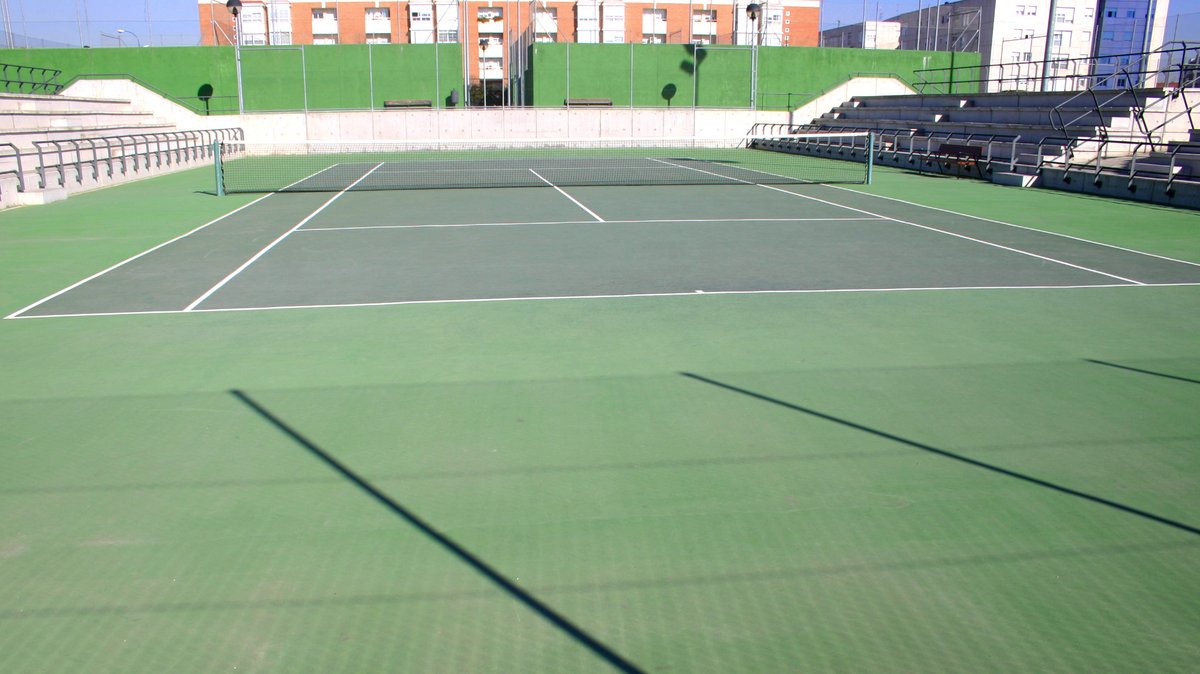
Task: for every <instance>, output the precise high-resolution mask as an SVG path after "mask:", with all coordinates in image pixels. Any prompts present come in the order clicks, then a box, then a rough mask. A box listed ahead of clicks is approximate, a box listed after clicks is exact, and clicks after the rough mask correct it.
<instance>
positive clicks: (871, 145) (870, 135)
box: [867, 131, 875, 185]
mask: <svg viewBox="0 0 1200 674" xmlns="http://www.w3.org/2000/svg"><path fill="white" fill-rule="evenodd" d="M874 178H875V132H874V131H868V132H867V184H868V185H870V184H871V181H872V180H873V179H874Z"/></svg>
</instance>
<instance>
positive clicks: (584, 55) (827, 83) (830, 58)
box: [530, 43, 979, 109]
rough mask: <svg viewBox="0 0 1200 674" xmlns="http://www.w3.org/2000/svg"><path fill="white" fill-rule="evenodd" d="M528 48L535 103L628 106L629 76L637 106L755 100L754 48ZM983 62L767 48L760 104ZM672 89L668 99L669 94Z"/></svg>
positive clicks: (739, 104)
mask: <svg viewBox="0 0 1200 674" xmlns="http://www.w3.org/2000/svg"><path fill="white" fill-rule="evenodd" d="M530 51H531V53H530V64H531V71H532V72H531V74H530V79H531V81H532V100H533V104H534V105H538V106H561V105H562V104H563V101H564V100H565V99H567V98H609V99H612V102H613V105H615V106H623V105H629V103H630V89H631V86H630V85H631V80H632V93H633V104H634V105H636V106H666V105H668V104H670V105H684V106H689V105H691V104H692V97H693V95H694V96H695V100H696V104H697V105H699V106H701V107H731V108H744V107H749V106H750V96H751V87H750V72H751V59H752V54H751V51H750V50H749V49H745V48H737V47H732V46H724V45H722V46H716V47H709V48H707V49H704V48H700V49H697V48H693V47H692V46H691V45H603V44H554V43H541V44H535V45H533V47H532V48H531V50H530ZM631 62H632V64H633V66H632V68H631V67H630V63H631ZM568 63H569V64H570V65H569V68H568ZM978 65H979V55H978V54H954V53H948V52H915V51H883V50H875V49H830V48H820V49H819V48H810V47H762V48H761V49H760V50H759V62H758V73H759V75H758V106H759V107H760V108H779V109H783V108H786V107H788V106H789V105H791V106H792V107H796V106H798V105H800V104H802V103H804V102H805V101H807V100H809V99H811V98H813V97H815V96H816V95H817V94H820V93H822V92H824V91H826V90H828V89H830V88H831V87H834V86H836V85H838V84H841V83H842V82H845V81H846V80H847V79H849V77H851V76H852V75H853V74H856V73H888V74H895V75H898V76H899V77H901V78H902V79H904V80H905V81H908V82H913V81H915V80H916V79H917V76H916V74H915V72H914V71H916V70H919V69H924V68H947V67H951V66H957V67H962V66H978ZM568 72H569V73H570V77H569V78H568V77H565V76H564V73H568ZM693 86H694V91H693ZM971 86H972V85H969V84H956V85H955V90H956V91H962V92H964V93H965V92H967V91H970V90H972V89H970V87H971ZM672 90H673V91H674V97H673V98H671V99H670V101H668V100H667V98H666V96H664V92H667V93H669V92H670V91H672Z"/></svg>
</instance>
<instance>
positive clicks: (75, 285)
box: [4, 192, 274, 319]
mask: <svg viewBox="0 0 1200 674" xmlns="http://www.w3.org/2000/svg"><path fill="white" fill-rule="evenodd" d="M272 194H274V192H272V193H271V194H264V195H262V196H261V197H259V198H257V199H255V200H254V201H251V202H250V203H248V204H243V205H241V206H238V207H237V208H235V209H233V210H232V211H229V212H228V213H226V214H225V215H222V216H220V217H218V218H216V219H214V220H209V221H208V222H206V223H204V224H203V225H200V226H199V227H197V228H195V229H193V230H191V231H189V232H186V233H184V234H180V235H179V236H177V237H175V238H173V239H170V240H169V241H163V242H162V243H160V244H158V245H157V246H154V247H153V248H149V249H147V250H144V251H142V252H140V253H138V254H137V255H134V256H133V257H129V258H125V259H124V260H121V261H120V262H118V263H116V264H114V265H112V266H111V267H108V268H107V269H104V270H102V271H98V272H96V273H95V274H92V275H91V276H89V277H87V278H85V279H83V280H82V281H76V282H75V283H72V284H71V285H69V286H67V287H66V288H63V289H62V290H60V291H58V292H56V293H54V294H53V295H49V296H47V297H43V298H42V299H40V300H38V301H36V302H34V303H33V304H30V305H29V306H27V307H25V308H23V309H18V310H17V311H14V312H13V313H11V314H9V315H7V316H5V317H4V318H5V319H9V318H21V314H23V313H25V312H26V311H29V310H30V309H35V308H37V307H39V306H41V305H43V304H45V303H46V302H49V301H50V300H52V299H54V298H55V297H58V296H59V295H62V294H64V293H67V292H70V291H72V290H74V289H76V288H78V287H79V286H81V285H83V284H85V283H87V282H89V281H92V280H95V279H97V278H100V277H101V276H104V275H105V274H107V273H108V272H110V271H112V270H114V269H117V268H119V267H124V266H125V265H127V264H129V263H130V262H133V261H134V260H136V259H138V258H140V257H145V256H146V255H149V254H150V253H153V252H154V251H156V250H158V249H159V248H162V247H164V246H168V245H170V244H172V243H175V242H176V241H178V240H180V239H182V238H185V237H188V236H191V235H192V234H195V233H196V232H198V231H200V230H202V229H204V228H205V227H208V226H209V225H215V224H216V223H218V222H220V221H222V220H224V219H225V218H228V217H229V216H231V215H233V214H235V213H237V212H238V211H242V210H245V209H247V208H250V207H251V206H253V205H254V204H257V203H258V202H260V201H262V200H263V199H266V198H267V197H269V196H271V195H272Z"/></svg>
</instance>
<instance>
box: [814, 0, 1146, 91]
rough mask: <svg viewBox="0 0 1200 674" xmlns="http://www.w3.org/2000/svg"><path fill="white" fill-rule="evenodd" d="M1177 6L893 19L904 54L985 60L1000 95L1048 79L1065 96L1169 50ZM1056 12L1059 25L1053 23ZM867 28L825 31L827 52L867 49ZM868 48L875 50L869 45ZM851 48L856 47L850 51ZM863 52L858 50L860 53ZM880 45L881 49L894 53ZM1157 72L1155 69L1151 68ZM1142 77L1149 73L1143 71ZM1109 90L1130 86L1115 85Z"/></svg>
mask: <svg viewBox="0 0 1200 674" xmlns="http://www.w3.org/2000/svg"><path fill="white" fill-rule="evenodd" d="M1168 2H1169V0H1057V2H1051V0H960V1H959V2H947V3H942V4H938V3H937V2H936V0H935V1H934V2H930V3H929V5H928V6H923V7H920V8H919V9H917V10H916V11H912V12H906V13H904V14H900V15H897V16H894V17H891V18H890V19H888V20H887V21H886V22H868V31H867V33H868V35H870V34H871V33H872V32H878V30H877V31H872V30H870V28H871V24H880V23H890V24H893V25H896V26H898V27H899V31H900V39H899V44H898V48H899V49H925V50H935V51H961V52H979V53H980V55H981V62H982V65H983V66H984V73H985V76H986V77H987V78H988V79H993V80H1002V81H997V82H994V83H993V87H994V88H1002V87H1008V88H1022V89H1028V88H1040V87H1041V86H1043V84H1042V83H1043V73H1042V67H1041V65H1040V64H1041V62H1042V61H1044V60H1048V61H1049V62H1050V63H1049V68H1048V70H1047V71H1046V73H1044V74H1045V75H1046V78H1047V79H1050V80H1053V81H1054V84H1055V86H1056V87H1058V88H1076V87H1082V86H1085V85H1086V84H1087V82H1088V81H1089V78H1091V81H1097V80H1101V79H1103V78H1104V77H1105V76H1107V75H1110V74H1113V73H1116V72H1117V71H1118V70H1119V69H1120V68H1121V67H1122V66H1128V65H1130V62H1131V60H1135V59H1136V56H1133V55H1134V54H1138V53H1141V52H1148V51H1152V50H1154V49H1157V48H1158V47H1161V46H1162V44H1163V41H1164V36H1165V33H1166V17H1167V9H1168ZM1051 7H1053V8H1054V15H1053V17H1052V16H1050V11H1051ZM863 33H864V31H863V25H862V24H857V25H855V26H842V27H839V28H836V29H831V30H826V31H823V32H822V34H821V39H822V44H823V45H825V46H841V44H844V43H846V42H848V41H849V42H857V43H859V44H861V43H862V39H861V37H859V38H857V39H856V38H855V36H856V35H857V36H861V35H863ZM867 45H868V47H870V46H871V45H872V42H871V41H870V40H869V39H868V43H867ZM846 46H852V45H850V44H847V45H846ZM853 46H857V45H853ZM890 46H891V45H890V43H884V42H882V41H881V42H880V43H879V44H878V45H877V48H889V47H890ZM1150 67H1153V66H1152V65H1150ZM1142 69H1145V67H1144V66H1143V68H1142ZM1106 85H1107V86H1112V87H1121V86H1125V85H1126V82H1125V81H1123V80H1121V79H1120V78H1119V77H1118V78H1113V79H1112V80H1111V81H1109V82H1107V83H1106Z"/></svg>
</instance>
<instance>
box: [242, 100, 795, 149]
mask: <svg viewBox="0 0 1200 674" xmlns="http://www.w3.org/2000/svg"><path fill="white" fill-rule="evenodd" d="M757 122H770V123H785V122H787V113H784V112H758V113H755V112H753V111H750V110H697V111H692V110H690V109H688V110H667V109H661V108H660V109H634V110H630V109H620V108H617V109H584V110H561V109H560V110H552V109H536V108H492V109H480V108H475V109H470V110H442V111H437V110H388V111H376V112H370V111H361V112H315V113H309V114H307V115H305V114H302V113H281V114H270V115H245V116H244V117H242V118H241V124H240V126H241V127H242V128H243V129H245V131H246V138H247V140H250V141H254V142H294V141H303V140H384V141H387V140H396V141H403V140H429V139H431V138H442V139H448V140H449V139H469V138H476V139H502V138H601V137H613V138H629V137H645V138H649V137H675V136H679V137H687V136H701V137H707V138H719V137H727V136H738V135H743V134H746V133H748V132H749V131H750V128H751V127H752V126H753V125H754V124H755V123H757Z"/></svg>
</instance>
